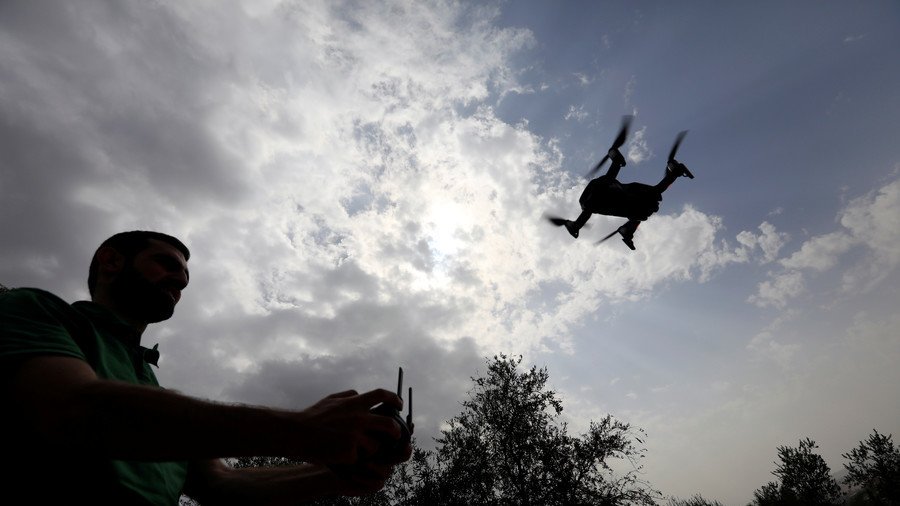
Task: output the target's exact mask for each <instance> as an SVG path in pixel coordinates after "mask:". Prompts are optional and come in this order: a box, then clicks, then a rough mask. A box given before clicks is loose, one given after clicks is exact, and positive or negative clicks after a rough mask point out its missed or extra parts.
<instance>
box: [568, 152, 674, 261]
mask: <svg viewBox="0 0 900 506" xmlns="http://www.w3.org/2000/svg"><path fill="white" fill-rule="evenodd" d="M609 158H610V161H611V164H610V167H609V170H608V171H607V172H606V174H604V175H602V176H600V177H598V178H596V179H592V180H591V182H589V183H588V184H587V186H586V187H585V189H584V191H583V192H582V193H581V197H580V198H579V199H578V203H579V204H580V205H581V214H580V215H578V218H576V219H575V221H572V220H566V221H565V223H564V225H565V227H566V230H568V231H569V234H570V235H571V236H572V237H574V238H576V239H577V238H578V232H579V230H581V227H583V226H584V225H585V223H587V221H588V220H589V219H590V217H591V215H592V214H603V215H606V216H621V217H622V218H628V221H627V222H626V223H625V224H624V225H622V226H621V227H619V228H618V230H616V232H618V233H619V234H621V235H622V241H623V242H624V243H625V245H627V246H628V247H629V248H630V249H632V250H634V249H635V248H634V232H635V231H636V230H637V228H638V225H640V224H641V222H642V221H646V220H647V218H649V217H650V216H651V215H652V214H653V213H655V212H657V211H659V203H660V202H661V201H662V194H663V192H664V191H666V189H667V188H668V187H669V186H670V185H671V184H672V183H673V182H674V181H675V180H676V179H678V178H679V177H680V176H687V175H688V174H689V172H688V170H687V167H685V166H684V165H683V164H681V163H678V162H675V163H671V162H670V163H668V164H666V173H665V175H664V176H663V178H662V180H661V181H660V182H659V183H657V184H655V185H648V184H643V183H626V184H622V183H620V182H619V181H618V179H616V177H617V176H618V175H619V170H621V169H622V167H624V166H625V157H624V156H622V153H621V152H620V151H619V150H618V149H616V148H612V149H610V150H609Z"/></svg>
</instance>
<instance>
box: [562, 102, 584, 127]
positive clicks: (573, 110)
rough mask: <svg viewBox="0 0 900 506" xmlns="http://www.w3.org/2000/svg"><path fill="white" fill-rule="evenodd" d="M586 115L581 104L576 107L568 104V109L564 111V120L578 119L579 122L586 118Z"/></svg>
mask: <svg viewBox="0 0 900 506" xmlns="http://www.w3.org/2000/svg"><path fill="white" fill-rule="evenodd" d="M587 117H588V113H587V112H586V111H585V110H584V106H583V105H579V106H578V107H575V106H574V105H570V106H569V111H568V112H566V115H565V120H566V121H568V120H571V119H574V120H575V121H578V122H579V123H581V122H583V121H584V120H585V119H587Z"/></svg>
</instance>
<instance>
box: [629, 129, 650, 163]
mask: <svg viewBox="0 0 900 506" xmlns="http://www.w3.org/2000/svg"><path fill="white" fill-rule="evenodd" d="M646 133H647V126H646V125H645V126H643V127H641V128H640V130H637V131H635V132H634V133H633V134H631V140H629V141H628V153H626V155H627V156H628V159H629V160H631V161H632V162H634V163H641V162H643V161H645V160H648V159H650V158H651V157H652V156H653V152H652V151H651V150H650V146H649V145H648V144H647V139H645V138H644V135H645V134H646Z"/></svg>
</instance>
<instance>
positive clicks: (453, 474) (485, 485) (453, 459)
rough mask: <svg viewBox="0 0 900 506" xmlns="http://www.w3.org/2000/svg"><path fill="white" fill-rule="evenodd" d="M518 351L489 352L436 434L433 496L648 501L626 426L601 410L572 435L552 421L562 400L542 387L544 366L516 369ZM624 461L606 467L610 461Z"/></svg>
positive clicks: (484, 500)
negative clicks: (616, 468) (483, 368)
mask: <svg viewBox="0 0 900 506" xmlns="http://www.w3.org/2000/svg"><path fill="white" fill-rule="evenodd" d="M521 361H522V358H521V357H519V358H518V359H512V358H508V357H506V356H505V355H501V356H499V357H496V356H495V357H494V358H493V360H489V361H488V363H487V366H488V367H487V374H486V375H485V376H483V377H480V378H472V380H473V381H474V382H475V387H474V388H473V390H471V391H470V392H469V399H468V400H466V401H464V402H463V403H462V406H463V411H462V413H460V414H459V415H457V416H456V417H454V418H453V419H452V420H450V422H449V428H448V429H446V430H444V431H443V432H442V435H441V437H440V438H438V439H437V443H438V446H437V449H436V453H435V455H434V469H435V474H436V485H437V486H436V490H435V492H436V497H435V499H436V500H437V503H440V504H546V505H554V504H560V505H563V504H609V505H613V504H615V505H620V504H621V505H625V504H639V505H643V504H646V505H651V504H655V499H658V498H661V497H660V494H659V492H658V491H656V490H653V489H652V488H651V487H650V486H649V484H647V483H646V482H645V481H644V480H643V479H642V478H641V469H642V466H641V464H640V459H641V458H643V455H644V451H645V450H643V449H639V448H638V447H637V446H636V445H635V441H637V442H641V440H640V439H639V438H638V436H637V434H643V431H641V430H639V429H634V428H632V427H631V426H630V425H629V424H626V423H622V422H620V421H618V420H615V419H613V418H612V417H611V416H606V417H605V418H604V419H603V420H601V421H600V422H599V423H597V422H591V423H590V427H589V429H588V431H587V433H586V434H583V435H582V436H581V437H572V436H569V435H568V434H567V426H566V424H565V423H557V418H558V417H559V415H560V414H561V413H562V410H563V408H562V403H561V402H560V401H559V399H558V398H557V396H556V394H555V393H554V392H553V391H550V390H548V389H547V388H546V386H547V380H548V378H549V375H548V373H547V370H546V368H544V369H538V368H537V367H532V368H531V369H529V370H527V371H520V370H519V365H520V364H521ZM612 459H619V460H622V461H623V462H624V463H625V464H626V465H627V467H628V468H629V469H628V470H627V471H626V472H624V473H614V472H613V470H612V468H611V466H610V463H611V462H610V461H611V460H612Z"/></svg>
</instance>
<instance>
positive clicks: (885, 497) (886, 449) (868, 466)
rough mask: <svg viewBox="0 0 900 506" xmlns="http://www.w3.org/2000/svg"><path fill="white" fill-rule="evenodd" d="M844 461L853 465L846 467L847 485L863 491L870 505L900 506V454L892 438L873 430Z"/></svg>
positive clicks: (846, 454)
mask: <svg viewBox="0 0 900 506" xmlns="http://www.w3.org/2000/svg"><path fill="white" fill-rule="evenodd" d="M843 457H844V458H845V459H847V460H849V461H850V462H849V463H847V464H844V467H845V468H846V469H847V472H848V474H847V477H846V478H844V483H845V484H846V485H848V486H850V487H854V486H859V487H861V489H862V496H863V497H864V498H865V499H866V500H867V501H868V504H888V505H898V504H900V450H898V449H897V448H896V447H894V443H893V441H891V435H890V434H888V435H884V434H879V433H878V431H877V430H874V429H873V432H872V434H870V435H869V437H868V438H867V439H866V440H865V441H860V442H859V446H857V447H856V448H854V449H852V450H850V452H849V453H845V454H843Z"/></svg>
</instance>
